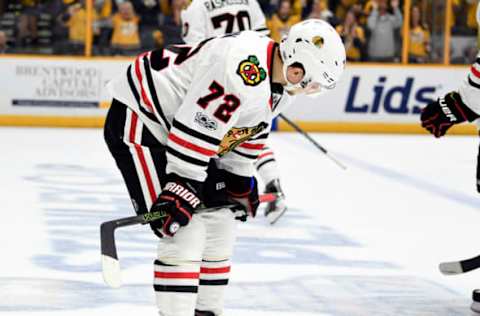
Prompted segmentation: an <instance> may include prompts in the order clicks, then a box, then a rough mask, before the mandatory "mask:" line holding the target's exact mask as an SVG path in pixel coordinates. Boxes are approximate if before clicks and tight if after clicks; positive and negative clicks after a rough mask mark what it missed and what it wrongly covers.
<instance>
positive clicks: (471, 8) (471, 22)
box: [466, 0, 478, 31]
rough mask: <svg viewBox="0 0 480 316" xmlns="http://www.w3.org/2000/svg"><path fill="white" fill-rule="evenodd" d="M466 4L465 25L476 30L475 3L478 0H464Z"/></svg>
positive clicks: (476, 3)
mask: <svg viewBox="0 0 480 316" xmlns="http://www.w3.org/2000/svg"><path fill="white" fill-rule="evenodd" d="M466 2H467V3H466V5H467V27H468V28H469V29H471V30H475V31H476V30H477V29H478V24H477V5H478V0H466Z"/></svg>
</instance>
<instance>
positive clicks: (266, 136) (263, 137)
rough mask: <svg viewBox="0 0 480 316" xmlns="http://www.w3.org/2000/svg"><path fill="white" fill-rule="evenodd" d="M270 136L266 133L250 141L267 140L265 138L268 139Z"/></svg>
mask: <svg viewBox="0 0 480 316" xmlns="http://www.w3.org/2000/svg"><path fill="white" fill-rule="evenodd" d="M268 134H269V133H264V134H261V135H259V136H255V137H253V138H251V139H250V140H252V141H253V140H259V139H265V138H268Z"/></svg>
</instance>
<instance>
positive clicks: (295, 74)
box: [287, 66, 321, 95]
mask: <svg viewBox="0 0 480 316" xmlns="http://www.w3.org/2000/svg"><path fill="white" fill-rule="evenodd" d="M304 76H305V71H304V70H303V67H296V66H288V68H287V80H288V81H289V82H290V83H291V84H293V85H295V84H297V83H300V81H302V79H303V77H304ZM320 90H321V86H320V84H318V83H316V82H310V83H309V84H308V85H307V86H306V87H304V88H295V89H290V90H288V93H290V94H291V95H298V94H306V95H309V94H315V93H318V92H319V91H320Z"/></svg>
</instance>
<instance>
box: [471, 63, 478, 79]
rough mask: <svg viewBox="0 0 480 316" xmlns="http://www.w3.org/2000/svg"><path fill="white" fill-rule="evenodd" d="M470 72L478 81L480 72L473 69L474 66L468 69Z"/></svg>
mask: <svg viewBox="0 0 480 316" xmlns="http://www.w3.org/2000/svg"><path fill="white" fill-rule="evenodd" d="M470 71H471V73H472V74H473V75H474V76H475V77H477V79H480V71H478V70H477V68H475V65H472V67H470Z"/></svg>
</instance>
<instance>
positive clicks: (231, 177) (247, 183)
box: [224, 170, 255, 196]
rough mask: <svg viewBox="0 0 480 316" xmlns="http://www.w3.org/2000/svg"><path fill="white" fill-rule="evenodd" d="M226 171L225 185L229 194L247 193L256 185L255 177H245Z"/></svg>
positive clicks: (240, 194)
mask: <svg viewBox="0 0 480 316" xmlns="http://www.w3.org/2000/svg"><path fill="white" fill-rule="evenodd" d="M224 173H225V186H226V187H227V192H228V193H229V194H232V195H238V196H243V195H247V194H249V193H250V192H251V191H252V189H253V188H254V187H255V178H254V177H243V176H239V175H236V174H234V173H231V172H228V171H225V170H224Z"/></svg>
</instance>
